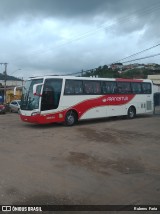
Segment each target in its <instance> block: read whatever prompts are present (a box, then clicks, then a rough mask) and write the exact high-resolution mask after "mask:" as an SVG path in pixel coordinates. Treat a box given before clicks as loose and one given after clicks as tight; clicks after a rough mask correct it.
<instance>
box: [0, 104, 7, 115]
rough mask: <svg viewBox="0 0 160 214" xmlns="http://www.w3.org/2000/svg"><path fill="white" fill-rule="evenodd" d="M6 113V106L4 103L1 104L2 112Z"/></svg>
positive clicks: (0, 111) (0, 109) (0, 110)
mask: <svg viewBox="0 0 160 214" xmlns="http://www.w3.org/2000/svg"><path fill="white" fill-rule="evenodd" d="M5 113H6V107H5V105H3V104H0V114H5Z"/></svg>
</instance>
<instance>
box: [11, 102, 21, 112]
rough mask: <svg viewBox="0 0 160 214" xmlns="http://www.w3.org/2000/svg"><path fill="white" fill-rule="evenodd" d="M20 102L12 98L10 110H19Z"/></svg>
mask: <svg viewBox="0 0 160 214" xmlns="http://www.w3.org/2000/svg"><path fill="white" fill-rule="evenodd" d="M20 104H21V101H20V100H12V102H10V104H9V108H10V112H19V109H20Z"/></svg>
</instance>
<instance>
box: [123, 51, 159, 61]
mask: <svg viewBox="0 0 160 214" xmlns="http://www.w3.org/2000/svg"><path fill="white" fill-rule="evenodd" d="M159 55H160V53H158V54H153V55H149V56H145V57H141V58H137V59H132V60H129V61H125V62H123V63H128V62H134V61H137V60H141V59H147V58H151V57H155V56H159Z"/></svg>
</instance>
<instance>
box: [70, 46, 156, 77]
mask: <svg viewBox="0 0 160 214" xmlns="http://www.w3.org/2000/svg"><path fill="white" fill-rule="evenodd" d="M159 45H160V43H158V44H157V45H153V46H152V47H149V48H146V49H144V50H142V51H139V52H136V53H134V54H132V55H129V56H127V57H124V58H122V59H120V60H117V61H115V62H112V63H110V64H108V65H107V66H110V65H112V64H114V63H117V62H120V61H122V60H124V59H128V58H130V57H133V56H137V55H139V54H141V53H144V52H146V51H149V50H151V49H153V48H156V47H158V46H159ZM158 55H159V54H158ZM154 56H157V55H151V56H149V57H148V56H147V57H146V58H150V57H154ZM139 59H145V57H142V58H138V59H133V60H130V61H125V62H122V63H127V62H132V61H137V60H139ZM95 69H97V68H92V69H88V70H85V71H83V72H87V71H91V70H95ZM80 73H82V71H80V72H75V73H72V74H67V75H76V74H80Z"/></svg>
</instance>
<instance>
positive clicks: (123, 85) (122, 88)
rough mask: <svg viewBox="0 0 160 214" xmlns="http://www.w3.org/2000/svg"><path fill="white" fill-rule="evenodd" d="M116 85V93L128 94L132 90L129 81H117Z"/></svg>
mask: <svg viewBox="0 0 160 214" xmlns="http://www.w3.org/2000/svg"><path fill="white" fill-rule="evenodd" d="M117 87H118V89H117V90H118V93H122V94H130V93H131V92H132V91H131V85H130V82H117Z"/></svg>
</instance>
